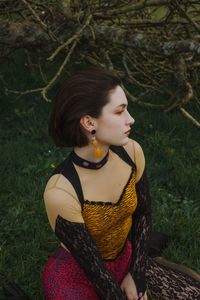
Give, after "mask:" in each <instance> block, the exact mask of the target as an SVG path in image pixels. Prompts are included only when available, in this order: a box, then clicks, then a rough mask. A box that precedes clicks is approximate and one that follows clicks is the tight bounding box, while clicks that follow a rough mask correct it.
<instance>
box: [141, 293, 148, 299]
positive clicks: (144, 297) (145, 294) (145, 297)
mask: <svg viewBox="0 0 200 300" xmlns="http://www.w3.org/2000/svg"><path fill="white" fill-rule="evenodd" d="M142 300H148V298H147V292H145V293H144V296H143V298H142Z"/></svg>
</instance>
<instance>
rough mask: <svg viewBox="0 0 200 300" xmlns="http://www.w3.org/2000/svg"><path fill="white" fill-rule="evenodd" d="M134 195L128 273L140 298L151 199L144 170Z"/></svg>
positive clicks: (142, 287) (143, 291) (142, 290)
mask: <svg viewBox="0 0 200 300" xmlns="http://www.w3.org/2000/svg"><path fill="white" fill-rule="evenodd" d="M136 193H137V198H138V205H137V208H136V211H135V213H134V214H133V225H132V229H131V241H132V247H133V256H132V263H131V267H130V273H131V275H132V277H133V279H134V281H135V284H136V288H137V292H138V295H139V296H141V295H144V293H145V291H146V280H145V271H146V257H147V253H148V247H149V235H150V232H151V199H150V194H149V185H148V180H147V176H146V171H145V170H144V172H143V175H142V177H141V179H140V180H139V181H138V182H137V183H136Z"/></svg>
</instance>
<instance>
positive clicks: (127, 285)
mask: <svg viewBox="0 0 200 300" xmlns="http://www.w3.org/2000/svg"><path fill="white" fill-rule="evenodd" d="M120 287H121V289H122V291H123V292H124V293H125V294H126V296H127V298H128V300H138V294H137V289H136V286H135V282H134V280H133V278H132V276H131V274H130V273H128V274H127V275H126V276H125V277H124V279H123V281H122V283H121V286H120ZM140 300H148V298H147V293H146V292H145V294H144V296H143V297H142V298H140Z"/></svg>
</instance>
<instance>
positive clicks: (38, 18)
mask: <svg viewBox="0 0 200 300" xmlns="http://www.w3.org/2000/svg"><path fill="white" fill-rule="evenodd" d="M21 1H22V2H23V3H24V4H25V5H26V6H27V7H28V9H29V10H30V11H31V13H32V15H33V16H34V18H35V19H36V21H37V22H38V23H39V24H40V26H41V27H42V28H43V29H44V30H45V31H46V32H47V34H48V36H49V37H50V38H51V39H52V41H53V42H57V43H59V44H60V42H59V41H58V39H57V37H56V36H55V34H54V33H53V32H52V31H51V30H50V29H49V28H48V26H47V25H46V24H45V23H44V22H42V20H41V19H40V17H39V16H38V15H37V14H36V12H35V11H34V9H32V7H31V5H30V4H29V3H27V1H26V0H21Z"/></svg>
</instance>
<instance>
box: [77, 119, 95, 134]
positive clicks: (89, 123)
mask: <svg viewBox="0 0 200 300" xmlns="http://www.w3.org/2000/svg"><path fill="white" fill-rule="evenodd" d="M94 123H95V122H94V118H92V117H91V116H89V115H85V116H83V117H82V118H81V119H80V124H81V125H82V126H83V128H84V129H85V130H86V131H87V132H91V131H92V130H93V129H95V128H94Z"/></svg>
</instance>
